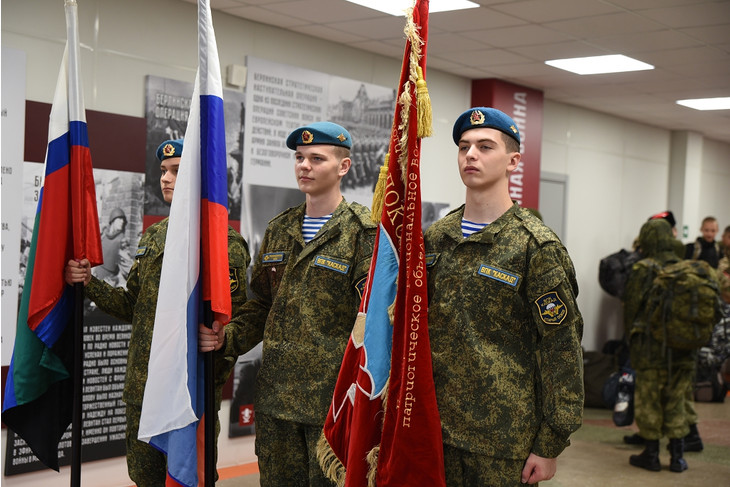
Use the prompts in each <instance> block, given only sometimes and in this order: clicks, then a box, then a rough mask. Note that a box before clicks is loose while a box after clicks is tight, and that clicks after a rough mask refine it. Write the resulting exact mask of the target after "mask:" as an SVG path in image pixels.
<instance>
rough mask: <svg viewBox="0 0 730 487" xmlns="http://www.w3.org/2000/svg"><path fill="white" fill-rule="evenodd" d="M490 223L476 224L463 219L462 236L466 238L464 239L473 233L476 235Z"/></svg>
mask: <svg viewBox="0 0 730 487" xmlns="http://www.w3.org/2000/svg"><path fill="white" fill-rule="evenodd" d="M487 225H488V223H474V222H470V221H469V220H467V219H465V218H462V219H461V234H462V235H463V236H464V238H466V237H468V236H469V235H471V234H472V233H476V232H478V231H479V230H481V229H482V228H484V227H486V226H487Z"/></svg>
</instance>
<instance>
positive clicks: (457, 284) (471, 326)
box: [425, 107, 584, 487]
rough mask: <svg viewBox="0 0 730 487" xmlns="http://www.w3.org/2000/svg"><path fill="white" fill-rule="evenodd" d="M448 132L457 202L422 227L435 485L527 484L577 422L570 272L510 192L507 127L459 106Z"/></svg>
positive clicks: (516, 145) (577, 325) (510, 125)
mask: <svg viewBox="0 0 730 487" xmlns="http://www.w3.org/2000/svg"><path fill="white" fill-rule="evenodd" d="M453 138H454V142H455V143H456V144H457V146H458V158H457V161H458V169H459V174H460V176H461V179H462V182H463V183H464V186H466V203H465V204H464V205H463V206H461V207H459V208H457V209H456V210H454V211H452V212H451V213H449V214H448V215H446V216H445V217H443V218H442V219H441V220H439V221H437V222H436V223H434V224H433V225H431V226H430V227H429V228H428V230H427V231H426V234H425V242H426V265H427V267H428V295H429V330H430V334H431V350H432V356H433V370H434V382H435V384H436V400H437V402H438V408H439V413H440V415H441V423H442V427H443V442H444V463H445V469H446V484H447V485H448V486H449V487H458V486H464V487H470V486H475V485H499V486H518V485H521V484H523V483H527V484H535V483H537V482H539V481H541V480H548V479H550V478H552V477H553V475H555V471H556V465H557V462H556V457H557V456H558V455H560V453H561V452H562V451H563V450H564V449H565V447H567V446H568V444H569V440H568V438H569V437H570V435H571V434H572V433H573V432H574V431H576V430H577V429H578V427H579V426H580V424H581V419H582V413H583V395H584V392H583V361H582V353H581V346H580V341H581V336H582V333H583V319H582V317H581V314H580V312H579V311H578V306H577V305H576V302H575V298H576V295H577V294H578V285H577V282H576V278H575V270H574V268H573V264H572V262H571V260H570V257H569V256H568V252H567V251H566V249H565V247H564V246H563V244H562V243H561V242H560V240H559V239H558V237H557V236H556V235H555V234H554V233H553V231H552V230H550V229H549V228H548V227H547V226H545V225H544V224H543V223H542V222H541V221H540V220H539V219H538V218H537V217H535V216H534V215H533V214H532V213H530V212H529V211H527V210H525V209H522V208H520V207H519V206H518V205H517V204H516V203H514V202H512V200H511V199H510V195H509V189H508V178H509V175H510V173H511V172H512V171H514V170H515V169H516V168H517V166H518V164H519V161H520V134H519V131H518V130H517V125H516V124H515V122H514V121H513V120H512V119H511V118H509V117H508V116H507V115H505V114H504V113H502V112H500V111H499V110H495V109H493V108H486V107H476V108H471V109H469V110H467V111H466V112H464V113H462V114H461V115H460V116H459V118H458V119H457V120H456V123H455V124H454V129H453Z"/></svg>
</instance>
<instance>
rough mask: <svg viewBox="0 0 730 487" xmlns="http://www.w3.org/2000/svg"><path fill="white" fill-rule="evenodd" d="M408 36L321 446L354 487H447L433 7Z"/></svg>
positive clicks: (341, 478)
mask: <svg viewBox="0 0 730 487" xmlns="http://www.w3.org/2000/svg"><path fill="white" fill-rule="evenodd" d="M405 33H406V39H407V40H406V47H405V53H404V56H403V65H402V70H401V75H400V82H399V85H398V99H397V104H396V109H395V117H394V120H393V130H392V133H391V140H390V150H389V162H388V163H387V166H384V168H383V169H385V168H386V167H387V172H385V171H384V170H381V176H385V177H384V181H385V184H384V187H382V189H381V190H380V192H382V195H381V194H379V191H378V190H376V195H375V196H374V198H373V208H374V210H373V212H374V214H376V215H377V217H379V218H380V225H379V231H378V234H377V237H376V241H375V248H374V251H373V259H372V263H371V266H370V271H369V274H368V282H367V286H366V289H365V294H364V295H363V300H362V303H361V305H360V312H359V314H358V318H357V320H356V322H355V326H354V328H353V332H352V335H351V336H350V340H349V343H348V346H347V349H346V350H345V355H344V358H343V361H342V366H341V368H340V373H339V377H338V380H337V383H336V385H335V391H334V395H333V400H332V404H331V406H330V411H329V414H328V416H327V420H326V423H325V426H324V433H323V437H322V439H321V441H320V445H319V446H320V448H319V457H320V464H321V465H322V468H323V469H324V470H325V473H326V474H327V475H328V476H329V477H330V478H332V479H333V480H336V481H338V482H341V483H340V485H343V484H344V485H345V486H367V485H371V486H372V485H375V484H377V485H378V486H379V487H387V486H403V485H428V486H443V485H445V480H444V465H443V447H442V440H441V422H440V419H439V415H438V409H437V406H436V394H435V389H434V384H433V374H432V369H431V347H430V342H429V337H428V323H427V313H426V312H427V308H428V298H427V295H426V266H425V260H424V258H425V256H424V245H423V233H422V231H421V187H420V148H421V137H423V136H426V135H430V134H429V133H428V132H429V131H430V103H429V102H428V93H427V91H426V88H425V79H424V74H425V71H426V69H425V68H426V40H427V33H428V1H427V0H417V1H416V2H415V5H414V7H413V9H412V11H409V12H408V15H407V23H406V28H405ZM379 200H380V201H379ZM380 204H382V212H378V211H377V210H376V208H377V207H378V206H379V205H380Z"/></svg>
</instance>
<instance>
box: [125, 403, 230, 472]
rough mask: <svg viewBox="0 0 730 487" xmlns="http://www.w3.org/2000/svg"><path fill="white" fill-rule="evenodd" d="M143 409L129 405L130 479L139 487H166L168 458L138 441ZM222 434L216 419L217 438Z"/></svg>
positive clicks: (127, 434) (127, 439)
mask: <svg viewBox="0 0 730 487" xmlns="http://www.w3.org/2000/svg"><path fill="white" fill-rule="evenodd" d="M141 413H142V408H141V407H139V406H130V405H129V404H127V430H126V442H127V471H128V472H129V478H130V479H132V481H133V482H134V483H135V484H136V485H138V486H139V487H164V486H165V479H166V477H167V457H166V456H165V455H164V454H163V453H162V452H160V451H159V450H157V449H156V448H154V447H152V446H150V445H149V444H148V443H145V442H144V441H139V440H138V439H137V431H138V430H139V418H140V415H141ZM219 433H220V422H219V421H218V420H217V419H216V424H215V437H216V440H217V439H218V434H219ZM215 454H216V455H215V458H216V464H217V461H218V448H217V446H216V451H215ZM215 479H216V480H218V472H217V471H216V472H215Z"/></svg>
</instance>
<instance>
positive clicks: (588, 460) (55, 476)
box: [0, 397, 730, 487]
mask: <svg viewBox="0 0 730 487" xmlns="http://www.w3.org/2000/svg"><path fill="white" fill-rule="evenodd" d="M226 402H227V401H224V404H225V403H226ZM695 406H696V408H697V412H698V414H699V417H700V423H699V425H698V429H699V432H700V436H701V437H702V440H703V442H704V445H705V449H704V451H702V452H699V453H693V452H688V453H686V454H685V458H686V459H687V463H688V464H689V470H687V471H685V472H682V473H680V474H677V473H674V472H670V471H669V468H668V464H669V453H668V452H667V450H666V443H667V442H666V440H664V441H662V444H661V453H660V460H661V462H662V467H663V469H662V471H661V472H649V471H646V470H642V469H640V468H636V467H632V466H630V465H629V456H630V455H632V454H635V453H638V452H640V451H641V447H638V446H630V445H626V444H624V443H623V436H624V435H627V434H632V433H633V432H634V431H636V427H635V426H629V427H622V428H619V427H616V426H615V425H614V424H613V421H612V419H611V415H612V411H610V410H607V409H586V410H585V413H584V421H583V426H582V427H581V428H580V429H579V430H578V431H577V432H576V433H575V434H574V435H573V437H572V444H571V446H569V447H568V448H567V449H566V450H565V451H564V452H563V454H562V455H561V456H560V457H559V458H558V471H557V475H556V476H555V478H553V479H552V480H550V481H549V482H542V483H541V484H540V485H541V487H612V486H616V487H653V486H662V487H673V486H677V487H680V486H681V487H694V486H702V487H715V486H730V397H728V398H726V399H725V402H724V403H701V402H698V403H695ZM223 413H224V411H223V410H222V411H221V414H223ZM226 414H227V412H226ZM221 417H224V418H225V417H227V416H226V415H225V414H223V415H222V416H221ZM3 436H4V430H3ZM253 441H254V437H253V436H246V437H238V438H235V439H230V438H228V437H227V435H225V434H221V435H220V438H219V445H218V452H219V475H220V480H219V481H218V482H216V485H217V487H258V486H259V475H258V467H257V465H256V456H255V454H254V447H253ZM2 445H3V447H4V446H5V441H4V439H3V441H2ZM3 453H4V452H3ZM2 456H3V457H4V455H2ZM1 463H2V458H0V464H1ZM69 483H70V482H69V468H68V467H63V468H61V472H60V473H58V472H54V471H53V470H48V469H46V470H44V471H41V472H36V473H33V474H23V475H15V476H11V477H3V478H2V479H1V480H0V484H2V487H47V486H59V487H60V486H64V485H66V486H67V485H69ZM82 484H83V485H84V487H129V486H130V485H131V481H130V480H129V477H128V476H127V473H126V462H125V459H124V457H119V458H114V459H108V460H101V461H95V462H88V463H84V466H83V469H82ZM282 487H285V486H282ZM418 487H421V486H418ZM475 487H476V486H475ZM479 487H481V486H479Z"/></svg>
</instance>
